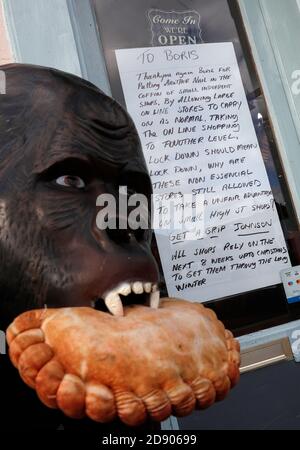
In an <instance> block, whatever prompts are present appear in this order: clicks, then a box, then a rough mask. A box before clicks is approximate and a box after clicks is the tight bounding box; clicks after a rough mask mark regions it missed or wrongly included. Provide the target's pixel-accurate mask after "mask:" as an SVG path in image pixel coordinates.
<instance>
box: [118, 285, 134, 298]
mask: <svg viewBox="0 0 300 450" xmlns="http://www.w3.org/2000/svg"><path fill="white" fill-rule="evenodd" d="M117 293H118V294H120V295H124V296H125V297H126V296H127V295H129V294H130V293H131V286H130V284H129V283H124V284H121V286H119V287H118V289H117Z"/></svg>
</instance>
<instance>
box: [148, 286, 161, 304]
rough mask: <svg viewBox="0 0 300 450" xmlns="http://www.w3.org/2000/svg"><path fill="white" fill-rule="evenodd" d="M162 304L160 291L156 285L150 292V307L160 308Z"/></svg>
mask: <svg viewBox="0 0 300 450" xmlns="http://www.w3.org/2000/svg"><path fill="white" fill-rule="evenodd" d="M159 304H160V292H159V290H158V288H157V286H156V285H154V286H153V287H152V293H151V294H150V308H154V309H158V308H159Z"/></svg>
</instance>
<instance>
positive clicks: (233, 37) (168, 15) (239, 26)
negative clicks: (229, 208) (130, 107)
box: [93, 0, 300, 335]
mask: <svg viewBox="0 0 300 450" xmlns="http://www.w3.org/2000/svg"><path fill="white" fill-rule="evenodd" d="M93 4H94V8H95V13H96V18H97V22H98V28H99V32H100V37H101V42H102V45H103V48H104V54H105V59H106V65H107V70H108V75H109V80H110V85H111V89H112V94H113V96H114V97H115V98H116V99H117V100H118V101H119V102H120V103H122V104H123V105H124V106H126V102H125V97H124V92H123V89H122V83H121V79H120V71H119V68H118V64H117V59H116V53H115V50H116V49H130V48H131V49H133V48H145V47H147V48H148V47H151V46H164V45H168V46H170V45H197V44H202V43H203V44H217V43H232V44H233V47H234V51H235V55H236V58H237V62H238V68H239V71H240V74H241V78H242V82H243V86H244V90H245V93H246V98H247V103H248V107H249V110H250V113H251V118H252V122H253V125H254V128H255V132H256V136H257V140H258V143H259V147H260V151H261V154H262V158H263V161H264V164H265V168H266V171H267V175H268V180H269V183H270V186H271V189H272V193H273V197H274V200H275V206H276V209H277V212H278V217H279V220H280V224H281V228H282V232H283V235H284V238H285V242H286V246H287V249H288V253H289V258H290V264H291V265H293V266H294V265H298V264H299V263H300V239H299V229H298V223H297V219H296V215H295V211H294V207H293V204H292V201H291V197H290V193H289V188H288V183H287V181H286V178H285V173H284V168H283V167H282V164H281V161H280V158H279V153H278V149H277V145H276V141H275V138H274V134H273V130H272V121H271V118H270V116H269V113H268V110H267V107H266V103H265V99H264V93H263V91H262V88H261V85H260V81H259V78H258V75H257V72H256V68H255V62H254V60H253V57H252V54H251V50H250V47H249V42H248V40H247V36H246V33H245V30H244V26H243V21H242V18H241V15H240V11H239V7H238V3H237V2H236V1H235V0H232V1H231V0H228V1H226V0H190V1H187V0H186V1H179V0H178V1H177V0H166V1H164V2H163V4H162V3H161V2H159V1H156V0H126V2H124V0H113V1H112V0H109V1H108V0H93ZM184 13H186V14H184ZM187 13H189V14H187ZM153 14H154V15H153ZM154 16H155V17H156V19H153V17H154ZM159 16H160V19H159ZM184 16H185V17H186V19H183V17H184ZM188 16H190V21H189V19H188ZM178 17H179V18H180V19H178ZM172 18H173V19H174V21H173V23H172ZM178 20H179V21H178ZM182 20H185V23H184V24H183V22H182ZM180 25H181V29H180ZM183 25H185V26H183ZM253 240H257V242H258V246H260V245H261V244H260V240H259V238H258V237H257V238H253ZM153 251H154V253H155V255H156V257H157V259H158V261H160V258H159V251H158V248H157V244H156V241H155V239H154V242H153ZM217 256H219V257H220V258H221V257H222V256H224V255H222V254H219V255H217ZM250 259H251V257H250ZM270 261H271V262H269V263H267V264H271V265H272V264H273V262H274V260H273V259H272V258H271V259H270ZM249 270H250V272H249V277H251V269H249ZM274 270H277V266H276V265H275V266H274ZM254 273H255V272H254ZM161 276H162V286H163V291H164V293H165V294H167V289H166V286H165V283H164V282H165V280H164V276H163V270H162V267H161ZM238 277H239V272H236V279H235V278H234V277H233V276H231V280H232V281H231V282H232V283H235V282H237V281H238ZM253 283H254V284H255V280H254V279H253ZM212 289H213V286H212ZM198 292H199V297H201V288H200V289H199V291H198ZM206 304H207V306H209V307H211V308H212V309H214V310H215V311H216V313H217V314H218V316H219V318H220V319H221V320H222V321H223V322H224V323H225V324H226V326H227V327H229V328H230V329H232V330H234V332H235V333H236V334H237V335H242V334H247V333H250V332H253V331H257V330H259V329H264V328H268V327H271V326H275V325H279V324H282V323H285V322H289V321H292V320H295V319H298V318H300V304H297V303H295V304H293V305H288V303H287V300H286V296H285V293H284V290H283V287H282V284H281V283H280V280H279V279H278V282H276V283H274V284H271V285H270V283H267V282H266V286H263V287H262V288H260V289H253V290H251V289H249V290H248V291H247V292H237V293H235V294H234V295H230V296H226V297H225V298H222V295H220V294H218V295H216V298H214V299H210V300H209V301H207V302H206Z"/></svg>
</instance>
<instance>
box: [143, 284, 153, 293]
mask: <svg viewBox="0 0 300 450" xmlns="http://www.w3.org/2000/svg"><path fill="white" fill-rule="evenodd" d="M144 291H145V292H146V293H147V294H150V292H151V291H152V284H151V283H144Z"/></svg>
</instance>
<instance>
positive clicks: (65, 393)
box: [7, 299, 240, 426]
mask: <svg viewBox="0 0 300 450" xmlns="http://www.w3.org/2000/svg"><path fill="white" fill-rule="evenodd" d="M7 340H8V344H9V346H10V349H9V353H10V358H11V360H12V362H13V364H14V365H15V366H16V367H17V368H18V369H19V372H20V375H21V377H22V379H23V380H24V381H25V383H27V384H28V385H29V386H30V387H32V388H34V389H36V391H37V394H38V396H39V398H40V399H41V401H42V402H43V403H44V404H45V405H47V406H49V407H50V408H60V409H61V410H62V411H63V412H64V413H65V414H66V415H67V416H70V417H73V418H81V417H84V416H85V415H87V416H88V417H90V418H91V419H93V420H95V421H98V422H103V423H104V422H110V421H112V420H114V419H115V418H116V417H117V416H119V417H120V419H121V420H122V421H123V422H124V423H125V424H127V425H131V426H137V425H139V424H141V423H143V422H144V421H145V420H146V419H147V418H149V417H150V418H151V419H152V420H155V421H162V420H164V419H166V418H167V417H168V416H169V415H171V414H174V415H177V416H184V415H187V414H189V413H191V412H192V411H193V410H194V408H195V407H198V408H200V409H202V408H206V407H208V406H210V405H212V404H213V403H214V401H216V400H222V399H223V398H224V397H225V396H226V394H227V393H228V392H229V390H230V388H231V387H232V386H234V385H235V384H236V382H237V381H238V378H239V362H240V359H239V344H238V343H237V342H236V341H235V340H234V339H233V337H232V334H231V333H230V332H229V331H226V330H225V328H224V326H223V324H222V323H221V322H219V321H218V320H217V318H216V315H215V314H214V313H213V312H212V311H211V310H209V309H206V308H204V307H203V306H202V305H200V304H196V303H189V302H184V301H181V300H170V299H165V300H164V301H163V302H162V305H161V308H160V309H158V310H155V309H151V308H147V307H144V306H138V305H134V306H128V307H126V308H125V316H124V317H115V316H111V315H110V314H107V313H103V312H100V311H95V310H93V309H92V308H60V309H52V310H51V309H48V310H35V311H30V312H26V313H24V314H22V315H20V316H19V317H18V318H17V319H15V321H14V322H13V323H12V324H11V325H10V327H9V328H8V330H7Z"/></svg>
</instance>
